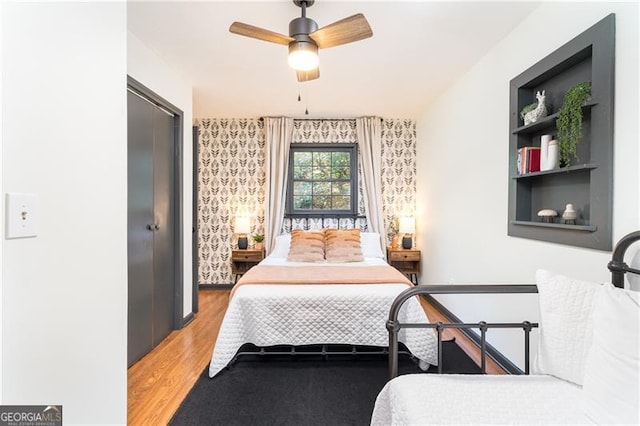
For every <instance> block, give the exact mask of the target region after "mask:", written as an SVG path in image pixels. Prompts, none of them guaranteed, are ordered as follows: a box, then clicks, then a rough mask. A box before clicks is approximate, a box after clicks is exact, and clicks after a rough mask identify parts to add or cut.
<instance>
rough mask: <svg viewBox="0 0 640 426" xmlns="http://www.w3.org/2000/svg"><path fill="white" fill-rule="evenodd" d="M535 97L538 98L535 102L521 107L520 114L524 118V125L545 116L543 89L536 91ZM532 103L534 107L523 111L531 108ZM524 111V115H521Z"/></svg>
mask: <svg viewBox="0 0 640 426" xmlns="http://www.w3.org/2000/svg"><path fill="white" fill-rule="evenodd" d="M536 99H537V100H538V103H537V104H531V105H527V106H526V107H524V108H523V109H522V112H520V115H521V116H522V119H523V120H524V125H525V126H526V125H527V124H531V123H535V122H536V121H538V120H539V119H541V118H542V117H546V116H547V107H546V105H545V100H546V96H545V94H544V90H543V91H542V93H541V92H536ZM532 105H535V108H533V109H531V110H529V111H527V112H525V109H528V108H531V106H532ZM523 113H524V116H523V115H522V114H523Z"/></svg>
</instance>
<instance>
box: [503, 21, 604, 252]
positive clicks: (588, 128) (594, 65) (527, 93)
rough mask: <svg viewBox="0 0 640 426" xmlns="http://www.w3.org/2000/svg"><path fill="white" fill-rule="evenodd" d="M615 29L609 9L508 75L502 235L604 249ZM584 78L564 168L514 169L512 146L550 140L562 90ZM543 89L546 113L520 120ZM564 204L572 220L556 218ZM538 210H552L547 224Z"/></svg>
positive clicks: (514, 158)
mask: <svg viewBox="0 0 640 426" xmlns="http://www.w3.org/2000/svg"><path fill="white" fill-rule="evenodd" d="M614 35H615V16H614V15H613V14H611V15H609V16H607V17H605V18H604V19H602V20H601V21H600V22H598V23H596V24H595V25H594V26H593V27H591V28H589V29H587V30H586V31H585V32H583V33H582V34H580V35H579V36H577V37H576V38H574V39H573V40H571V41H569V42H568V43H567V44H565V45H564V46H562V47H560V48H559V49H558V50H556V51H555V52H553V53H552V54H550V55H549V56H547V57H545V58H544V59H542V60H541V61H540V62H538V63H536V64H535V65H533V66H532V67H531V68H529V69H528V70H526V71H524V72H523V73H522V74H520V75H519V76H517V77H515V78H514V79H513V80H511V84H510V108H509V109H510V121H509V127H510V132H509V133H510V141H509V177H510V179H509V222H508V233H509V235H511V236H516V237H523V238H530V239H536V240H543V241H550V242H554V243H560V244H568V245H574V246H579V247H588V248H594V249H599V250H611V247H612V210H613V197H612V192H613V95H614V59H615V57H614V52H615V36H614ZM583 81H590V82H591V98H590V99H589V100H588V101H587V102H586V103H585V105H584V106H583V110H582V111H583V128H582V134H583V136H582V139H581V140H580V142H579V143H578V147H577V158H576V159H575V160H574V161H573V162H572V164H571V165H569V166H568V167H561V168H557V169H553V170H546V171H540V172H534V173H527V174H523V175H518V174H517V170H516V167H517V156H518V149H520V148H522V147H526V146H540V140H541V137H542V135H552V136H553V138H554V139H555V136H556V134H557V128H556V119H557V116H558V111H559V110H560V107H561V106H562V101H563V99H564V95H565V94H566V93H567V91H568V90H569V89H570V88H571V87H572V86H573V85H575V84H577V83H580V82H583ZM542 90H544V91H545V93H546V98H547V106H548V107H549V106H550V107H551V111H550V112H549V115H548V116H546V117H544V118H542V119H539V120H538V121H537V122H535V123H531V124H528V125H526V126H525V125H523V122H522V119H521V118H520V111H521V110H522V108H524V106H526V105H528V104H531V103H532V102H534V101H535V94H536V92H537V91H542ZM568 203H571V204H573V205H574V207H575V208H576V209H577V210H578V218H577V220H576V221H575V224H567V223H564V222H563V220H562V212H563V211H564V209H565V206H566V204H568ZM542 209H553V210H555V211H557V212H558V216H557V217H556V218H555V219H554V222H552V223H547V222H543V221H542V220H541V219H540V218H539V217H538V216H537V213H538V211H540V210H542Z"/></svg>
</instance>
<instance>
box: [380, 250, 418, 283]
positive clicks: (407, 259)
mask: <svg viewBox="0 0 640 426" xmlns="http://www.w3.org/2000/svg"><path fill="white" fill-rule="evenodd" d="M387 262H389V265H391V266H393V267H394V268H396V269H397V270H398V271H400V272H402V273H403V274H405V275H406V276H407V277H409V280H411V282H412V283H413V284H414V285H418V274H419V273H420V250H415V249H403V248H401V247H399V248H396V249H394V248H391V247H387Z"/></svg>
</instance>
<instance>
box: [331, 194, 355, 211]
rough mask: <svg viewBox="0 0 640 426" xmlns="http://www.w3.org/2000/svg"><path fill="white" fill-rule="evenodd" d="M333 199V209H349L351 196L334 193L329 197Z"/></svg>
mask: <svg viewBox="0 0 640 426" xmlns="http://www.w3.org/2000/svg"><path fill="white" fill-rule="evenodd" d="M331 198H332V199H333V209H334V210H351V203H350V200H351V197H348V196H347V197H345V196H342V195H334V196H333V197H331Z"/></svg>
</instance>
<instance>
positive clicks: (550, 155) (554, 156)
mask: <svg viewBox="0 0 640 426" xmlns="http://www.w3.org/2000/svg"><path fill="white" fill-rule="evenodd" d="M544 165H545V170H553V169H557V168H558V141H557V140H552V141H549V145H548V147H547V159H546V160H545V162H544Z"/></svg>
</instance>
